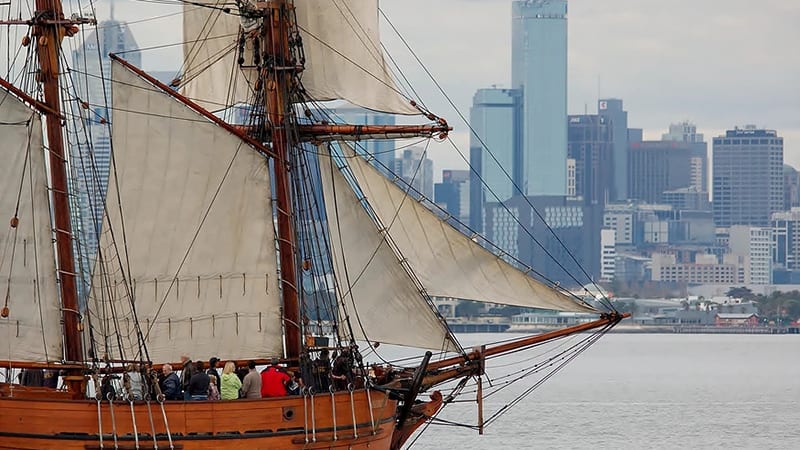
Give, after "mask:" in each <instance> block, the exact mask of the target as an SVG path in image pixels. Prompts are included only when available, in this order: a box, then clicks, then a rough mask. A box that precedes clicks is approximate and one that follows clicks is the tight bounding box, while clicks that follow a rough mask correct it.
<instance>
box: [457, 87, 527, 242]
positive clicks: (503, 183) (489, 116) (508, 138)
mask: <svg viewBox="0 0 800 450" xmlns="http://www.w3.org/2000/svg"><path fill="white" fill-rule="evenodd" d="M520 94H521V92H520V91H519V90H516V89H497V88H491V89H479V90H478V91H477V92H476V93H475V96H474V97H473V98H472V108H471V109H470V115H469V122H470V125H471V126H472V129H473V130H474V131H475V133H474V134H472V135H470V145H469V155H470V156H469V159H470V166H471V167H472V169H473V171H472V172H471V173H470V181H469V188H470V193H469V199H470V205H469V218H470V219H469V220H470V221H469V226H470V228H472V229H473V230H476V231H483V208H484V204H485V203H486V202H497V201H505V200H508V199H509V198H511V197H512V196H514V195H515V194H516V193H517V192H516V190H515V188H514V184H515V183H516V184H517V186H521V182H522V180H521V178H522V162H521V158H522V154H521V147H522V134H521V130H522V127H521V125H520V121H521V120H522V107H521V105H522V98H521V95H520Z"/></svg>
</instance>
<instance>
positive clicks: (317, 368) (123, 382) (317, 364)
mask: <svg viewBox="0 0 800 450" xmlns="http://www.w3.org/2000/svg"><path fill="white" fill-rule="evenodd" d="M356 354H357V351H356ZM304 361H305V362H304V363H301V366H302V368H301V369H300V370H296V371H289V370H287V369H286V367H284V366H282V365H281V364H280V360H279V359H278V358H272V360H271V361H270V364H269V366H267V367H266V368H265V369H263V370H261V371H260V372H259V371H258V370H257V369H256V362H255V361H250V362H249V363H248V365H247V367H242V368H240V369H237V367H236V363H235V362H234V361H228V362H226V363H225V364H224V366H223V367H222V373H221V374H220V372H219V365H220V360H219V358H217V357H213V358H210V359H209V361H208V364H207V365H206V364H205V363H204V362H203V361H192V360H191V359H190V358H189V356H188V355H184V356H182V357H181V367H182V370H180V373H178V372H177V371H176V370H175V369H174V368H173V367H172V365H171V364H164V365H163V366H162V368H161V371H160V373H159V372H156V371H154V370H151V369H147V368H145V367H143V366H140V365H138V364H130V365H128V366H127V367H126V368H125V371H124V374H122V376H120V375H115V374H114V373H108V374H106V375H105V376H103V377H102V382H101V384H100V385H99V386H96V389H97V390H98V391H99V393H100V398H102V399H104V400H106V399H115V398H116V399H125V400H144V399H145V398H158V397H159V394H161V395H163V399H165V400H184V401H190V400H236V399H240V398H248V399H250V398H265V397H284V396H287V395H300V394H301V393H303V392H317V393H322V392H328V391H329V390H330V389H333V390H345V389H348V388H352V387H354V383H356V381H355V380H356V378H358V377H356V376H355V373H354V363H355V359H354V358H353V353H352V352H351V351H350V349H349V348H344V349H341V351H340V353H339V354H338V356H337V355H336V354H334V360H333V362H331V359H330V357H329V352H328V350H327V349H321V350H320V351H319V355H318V358H316V359H314V360H313V361H309V359H305V360H304ZM301 371H302V374H305V375H306V378H307V379H308V380H309V382H308V383H306V382H305V381H304V379H303V378H304V377H303V376H302V375H301ZM151 379H152V382H149V381H150V380H151ZM53 381H55V383H52V382H53ZM19 382H20V384H23V385H27V386H50V385H51V384H53V386H52V387H53V388H55V387H56V385H57V382H58V373H57V372H55V371H43V370H37V369H27V370H24V371H22V373H20V374H19ZM156 382H157V384H158V389H156V386H155V384H156ZM305 388H308V389H307V390H306V391H304V389H305Z"/></svg>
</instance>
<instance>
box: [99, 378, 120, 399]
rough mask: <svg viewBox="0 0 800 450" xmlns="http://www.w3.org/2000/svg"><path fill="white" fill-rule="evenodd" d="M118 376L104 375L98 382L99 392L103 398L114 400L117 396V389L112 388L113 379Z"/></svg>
mask: <svg viewBox="0 0 800 450" xmlns="http://www.w3.org/2000/svg"><path fill="white" fill-rule="evenodd" d="M117 378H118V377H117V376H116V375H111V374H109V375H106V376H104V377H103V381H102V382H101V383H100V394H101V395H102V396H103V400H114V399H116V397H117V390H116V389H115V388H114V380H115V379H117Z"/></svg>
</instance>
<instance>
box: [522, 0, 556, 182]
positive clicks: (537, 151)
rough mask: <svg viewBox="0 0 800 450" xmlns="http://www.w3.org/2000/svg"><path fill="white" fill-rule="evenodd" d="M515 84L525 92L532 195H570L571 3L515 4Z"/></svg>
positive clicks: (539, 0)
mask: <svg viewBox="0 0 800 450" xmlns="http://www.w3.org/2000/svg"><path fill="white" fill-rule="evenodd" d="M511 11H512V20H511V55H512V63H511V85H512V87H513V88H515V89H520V90H522V93H523V101H522V104H523V122H522V123H523V127H522V133H523V144H522V155H523V162H522V163H523V166H522V168H523V171H522V176H523V185H522V189H523V191H524V192H525V194H526V195H566V191H567V163H566V161H567V123H566V119H567V2H566V0H519V1H515V2H514V3H513V4H512V10H511Z"/></svg>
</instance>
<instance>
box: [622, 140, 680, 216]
mask: <svg viewBox="0 0 800 450" xmlns="http://www.w3.org/2000/svg"><path fill="white" fill-rule="evenodd" d="M691 155H692V150H691V148H690V147H689V145H688V144H685V143H683V142H665V141H643V142H631V143H630V151H629V153H628V198H630V199H635V200H641V201H644V202H647V203H661V202H662V201H663V195H664V192H665V191H672V190H675V189H680V188H685V187H688V186H689V185H690V183H691V179H692V178H691V161H692V159H691Z"/></svg>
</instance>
